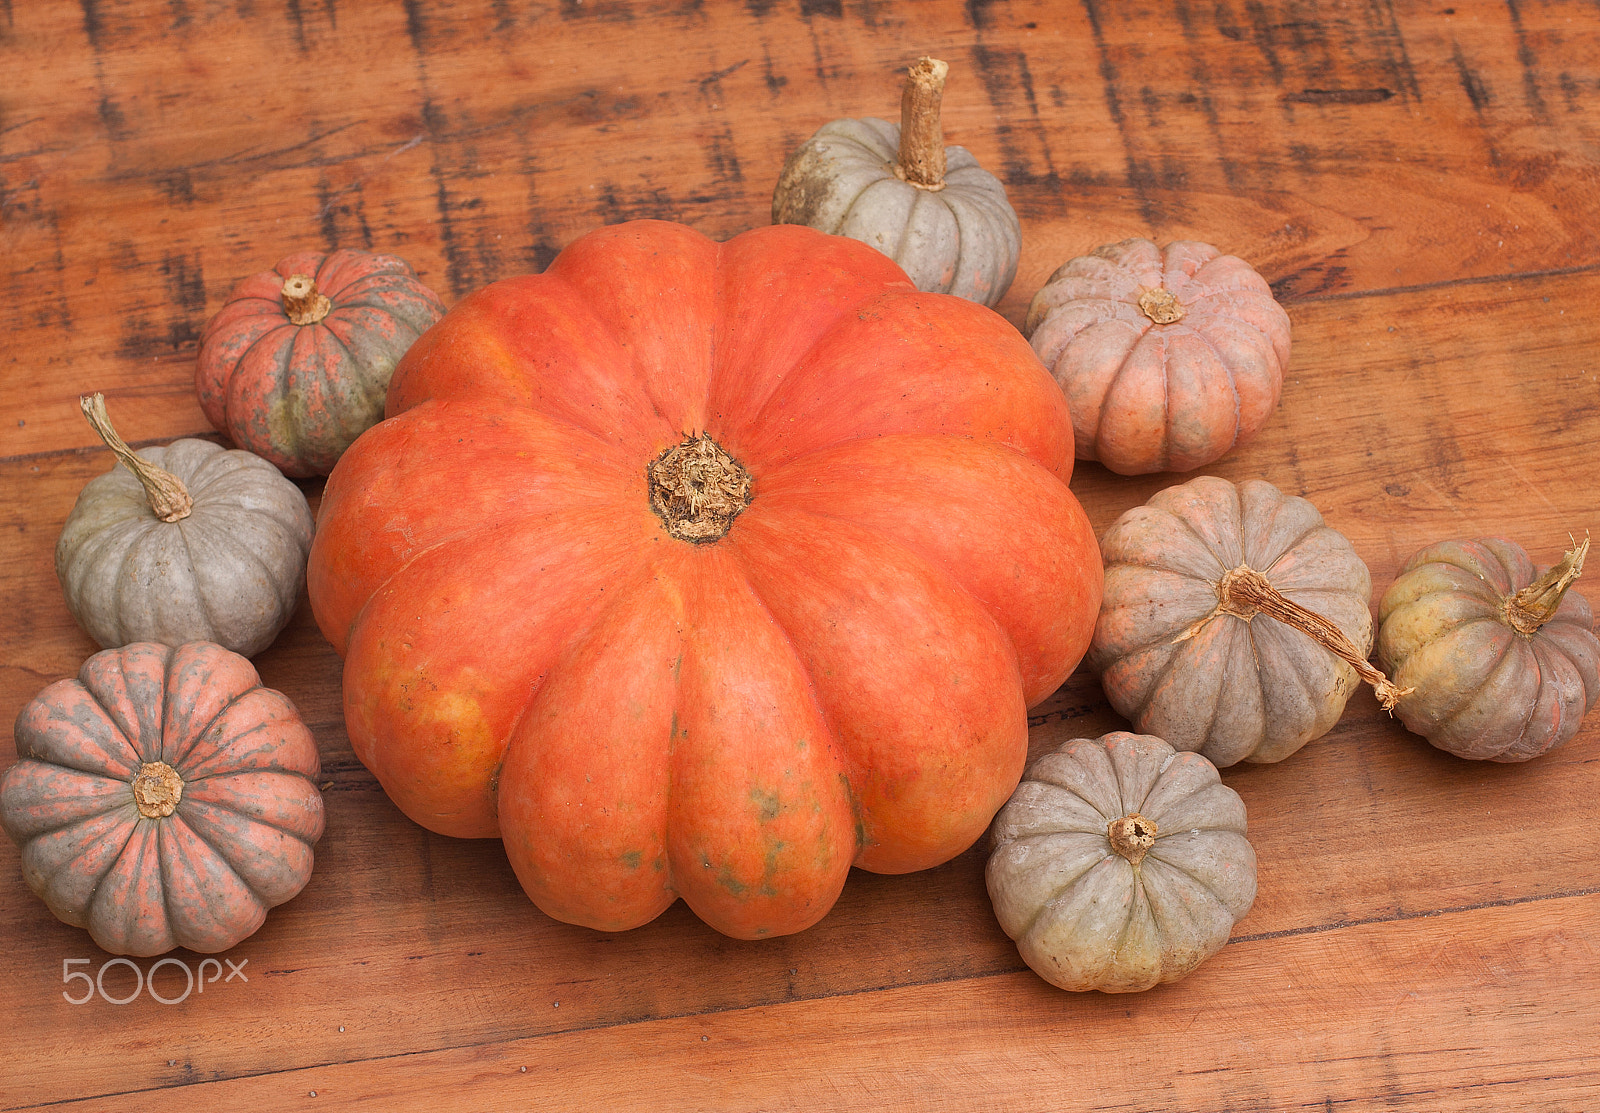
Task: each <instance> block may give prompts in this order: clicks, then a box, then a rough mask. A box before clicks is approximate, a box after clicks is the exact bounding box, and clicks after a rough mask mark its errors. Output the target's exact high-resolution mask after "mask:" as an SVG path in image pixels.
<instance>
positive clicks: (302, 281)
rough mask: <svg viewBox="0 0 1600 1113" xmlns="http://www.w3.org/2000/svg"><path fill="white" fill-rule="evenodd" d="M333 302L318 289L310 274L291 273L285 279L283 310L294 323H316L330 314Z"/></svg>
mask: <svg viewBox="0 0 1600 1113" xmlns="http://www.w3.org/2000/svg"><path fill="white" fill-rule="evenodd" d="M332 308H333V302H331V301H329V300H328V298H327V295H325V294H322V293H319V292H318V291H317V280H316V279H315V278H312V277H311V276H310V275H309V274H291V275H290V276H289V277H288V278H286V279H284V280H283V311H284V312H285V313H287V314H288V315H289V323H290V324H292V325H314V324H316V323H317V322H318V321H320V320H322V318H324V317H326V316H327V315H328V310H330V309H332Z"/></svg>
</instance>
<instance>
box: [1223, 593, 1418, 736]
mask: <svg viewBox="0 0 1600 1113" xmlns="http://www.w3.org/2000/svg"><path fill="white" fill-rule="evenodd" d="M1216 588H1217V600H1218V602H1217V611H1218V612H1219V613H1222V614H1231V615H1234V616H1236V617H1238V618H1242V619H1244V620H1245V621H1246V622H1248V621H1249V620H1250V619H1252V618H1254V617H1255V616H1256V615H1257V614H1264V615H1266V616H1267V617H1268V618H1275V619H1277V620H1278V621H1279V622H1281V623H1283V624H1284V625H1286V626H1293V627H1294V628H1295V629H1296V630H1299V631H1300V632H1301V633H1302V634H1305V635H1306V636H1307V637H1308V638H1310V639H1311V640H1312V641H1314V642H1316V643H1317V644H1318V645H1320V646H1322V647H1323V648H1324V649H1326V650H1327V651H1328V652H1329V653H1332V654H1333V655H1334V656H1336V657H1339V658H1340V659H1342V660H1344V661H1346V662H1348V663H1349V665H1350V667H1351V668H1353V669H1355V670H1356V674H1357V675H1358V676H1360V677H1361V679H1362V680H1365V681H1366V682H1367V683H1368V684H1371V685H1372V688H1373V691H1374V692H1376V693H1377V696H1378V702H1379V703H1380V704H1382V705H1383V709H1384V710H1385V711H1393V710H1394V705H1395V704H1396V703H1398V702H1399V701H1400V699H1401V698H1402V697H1404V696H1408V695H1410V694H1411V693H1412V692H1413V691H1415V689H1413V688H1405V689H1401V688H1397V687H1396V686H1395V684H1394V682H1393V681H1391V680H1390V679H1389V678H1388V677H1387V676H1385V675H1384V674H1383V672H1382V670H1380V669H1378V668H1376V667H1375V666H1374V665H1373V664H1372V662H1370V661H1368V660H1367V658H1366V654H1364V653H1362V652H1361V650H1359V649H1357V648H1356V647H1355V645H1354V644H1353V643H1352V642H1351V641H1350V639H1349V638H1347V637H1346V636H1345V633H1344V631H1343V630H1341V629H1339V627H1338V626H1336V625H1335V624H1334V623H1333V622H1331V621H1329V620H1328V619H1327V618H1324V617H1323V616H1322V615H1320V614H1318V613H1317V612H1316V611H1313V610H1308V609H1307V608H1305V607H1302V606H1301V605H1300V604H1299V603H1296V602H1295V601H1294V600H1292V599H1289V598H1287V597H1286V596H1284V595H1283V594H1282V593H1281V592H1280V591H1278V589H1277V588H1275V587H1273V586H1272V581H1270V580H1268V579H1267V578H1266V577H1265V576H1263V575H1262V574H1261V573H1260V572H1257V571H1256V570H1255V569H1253V568H1251V567H1250V566H1249V565H1246V564H1241V565H1240V566H1239V567H1237V568H1234V569H1231V570H1230V571H1228V572H1226V573H1224V574H1223V576H1222V579H1220V580H1218V581H1217V585H1216Z"/></svg>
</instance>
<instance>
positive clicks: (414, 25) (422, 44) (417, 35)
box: [402, 0, 428, 55]
mask: <svg viewBox="0 0 1600 1113" xmlns="http://www.w3.org/2000/svg"><path fill="white" fill-rule="evenodd" d="M402 3H403V4H404V5H405V9H406V34H407V35H408V36H410V38H411V49H413V50H415V51H416V52H417V54H418V55H425V54H427V53H428V28H427V26H426V25H425V24H424V23H423V6H422V0H402Z"/></svg>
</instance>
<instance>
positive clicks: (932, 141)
mask: <svg viewBox="0 0 1600 1113" xmlns="http://www.w3.org/2000/svg"><path fill="white" fill-rule="evenodd" d="M949 74H950V65H949V63H947V62H941V61H939V59H937V58H919V59H917V63H916V65H914V66H912V67H911V68H910V69H909V70H907V71H906V87H905V91H904V92H902V93H901V94H900V152H899V154H898V155H896V156H895V167H894V173H895V176H896V177H897V178H900V179H902V180H904V181H907V182H910V183H911V184H912V185H914V186H916V187H917V188H919V189H926V190H929V191H937V190H941V189H943V188H944V171H945V155H944V126H943V125H942V124H941V123H940V122H939V108H940V105H941V104H942V102H943V100H944V82H945V78H946V77H948V76H949Z"/></svg>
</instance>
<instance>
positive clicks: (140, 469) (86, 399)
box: [78, 392, 194, 522]
mask: <svg viewBox="0 0 1600 1113" xmlns="http://www.w3.org/2000/svg"><path fill="white" fill-rule="evenodd" d="M78 406H79V407H80V408H81V409H82V410H83V416H84V417H86V418H88V419H89V424H90V426H91V427H93V429H94V431H95V432H96V433H97V434H99V436H100V439H101V440H103V441H105V442H106V447H107V448H109V449H110V450H111V451H112V452H114V453H116V455H117V459H118V460H121V461H122V464H123V466H124V467H126V468H127V469H128V470H129V471H131V472H132V473H133V474H134V477H135V478H136V479H138V480H139V482H140V483H142V484H144V490H145V495H146V496H147V497H148V498H149V499H150V510H151V511H152V512H153V513H154V514H155V516H156V517H157V518H160V519H161V520H162V521H163V522H176V521H178V520H179V519H180V518H187V517H188V516H189V511H190V510H191V509H193V507H194V499H192V498H190V497H189V492H188V490H187V489H186V488H185V487H184V485H183V480H181V479H179V478H178V477H177V476H175V475H173V474H172V473H171V472H170V471H167V470H166V469H165V468H158V467H156V465H154V464H152V463H151V462H150V461H148V460H145V459H142V458H141V457H140V456H139V455H138V454H137V453H136V452H134V451H133V449H131V448H129V447H128V444H127V442H126V441H124V440H123V439H122V438H121V437H119V436H117V431H116V430H115V429H113V428H112V427H111V415H110V414H108V413H107V412H106V396H105V395H104V394H100V393H98V392H96V393H94V394H85V395H83V396H82V397H80V398H79V399H78Z"/></svg>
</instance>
